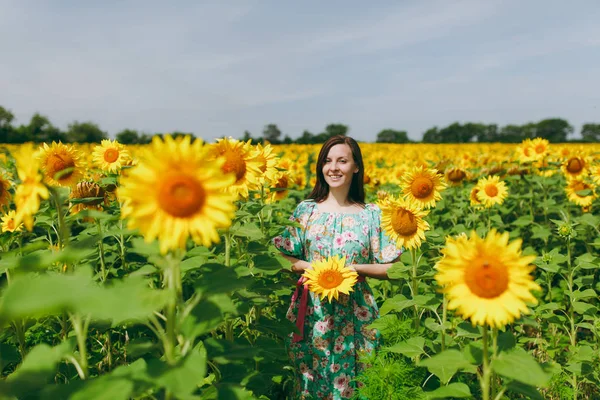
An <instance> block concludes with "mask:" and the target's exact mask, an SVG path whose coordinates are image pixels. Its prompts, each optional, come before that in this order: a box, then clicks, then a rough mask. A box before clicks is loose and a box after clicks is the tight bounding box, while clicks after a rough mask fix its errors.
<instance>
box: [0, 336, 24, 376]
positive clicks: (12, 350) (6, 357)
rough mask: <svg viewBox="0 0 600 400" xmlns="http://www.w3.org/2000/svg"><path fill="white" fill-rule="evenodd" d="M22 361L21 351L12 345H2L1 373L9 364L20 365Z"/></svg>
mask: <svg viewBox="0 0 600 400" xmlns="http://www.w3.org/2000/svg"><path fill="white" fill-rule="evenodd" d="M19 361H21V356H20V355H19V350H17V348H16V347H15V346H13V345H11V344H8V343H0V372H2V371H3V370H4V367H6V366H7V365H8V364H11V363H15V364H16V363H18V362H19Z"/></svg>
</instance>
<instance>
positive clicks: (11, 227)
mask: <svg viewBox="0 0 600 400" xmlns="http://www.w3.org/2000/svg"><path fill="white" fill-rule="evenodd" d="M6 228H8V230H11V231H13V230H14V229H15V220H14V219H9V220H8V221H7V222H6Z"/></svg>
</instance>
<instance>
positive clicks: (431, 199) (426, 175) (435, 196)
mask: <svg viewBox="0 0 600 400" xmlns="http://www.w3.org/2000/svg"><path fill="white" fill-rule="evenodd" d="M402 186H403V187H404V189H403V193H404V196H405V197H406V198H408V199H410V200H412V201H414V202H416V203H417V204H419V205H420V206H421V207H422V208H431V207H435V202H436V201H438V200H441V199H442V195H441V194H440V191H441V190H444V189H445V188H446V184H445V183H444V182H442V179H441V178H440V175H438V174H437V172H436V171H435V170H434V169H427V168H425V167H423V166H419V167H414V168H412V169H411V170H410V171H408V172H407V173H406V174H405V175H404V176H403V177H402Z"/></svg>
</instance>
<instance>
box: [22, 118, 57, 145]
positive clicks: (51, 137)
mask: <svg viewBox="0 0 600 400" xmlns="http://www.w3.org/2000/svg"><path fill="white" fill-rule="evenodd" d="M14 133H15V135H14V137H13V140H12V143H25V142H30V141H31V142H36V143H41V142H52V141H55V142H58V141H64V140H65V135H64V133H63V132H61V131H60V129H58V128H57V127H55V126H53V125H52V124H51V123H50V120H49V119H48V117H46V116H43V115H41V114H39V113H35V114H33V116H32V117H31V120H30V121H29V125H21V126H20V127H19V128H17V129H16V130H15V132H14Z"/></svg>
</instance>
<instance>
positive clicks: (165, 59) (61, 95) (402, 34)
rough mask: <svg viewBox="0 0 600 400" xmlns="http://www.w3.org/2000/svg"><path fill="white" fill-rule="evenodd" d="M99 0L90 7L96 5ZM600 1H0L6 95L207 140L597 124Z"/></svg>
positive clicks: (19, 104) (100, 120)
mask: <svg viewBox="0 0 600 400" xmlns="http://www.w3.org/2000/svg"><path fill="white" fill-rule="evenodd" d="M94 4H95V5H94ZM599 21H600V1H598V0H578V1H573V2H567V1H563V0H539V1H534V0H529V1H522V0H515V1H509V0H479V1H459V0H457V1H451V0H443V1H442V0H440V1H428V0H422V1H416V0H415V1H384V0H377V1H373V2H365V1H353V0H343V1H342V0H339V1H281V0H278V1H251V0H247V1H226V0H222V1H212V2H206V1H183V0H182V1H173V2H167V1H147V0H144V1H116V0H104V1H76V0H73V1H67V0H64V1H58V0H56V1H52V0H47V1H44V0H38V1H26V0H14V1H12V0H0V48H1V51H2V55H1V56H0V105H1V106H3V107H5V108H8V109H10V110H11V111H12V112H13V113H14V114H15V116H16V117H17V121H16V123H17V124H21V123H27V122H28V121H29V118H30V117H31V116H32V114H33V113H34V112H40V113H42V114H43V115H46V116H48V117H49V118H50V120H51V122H52V123H53V124H54V125H56V126H58V127H60V128H62V129H66V127H67V125H68V124H69V123H70V122H72V121H74V120H78V121H93V122H95V123H97V124H98V125H99V126H100V127H101V128H102V129H103V130H105V131H107V132H108V133H109V134H110V136H111V137H114V135H115V134H116V133H117V132H118V131H120V130H122V129H124V128H130V129H137V130H140V131H144V132H149V133H154V132H169V131H174V130H179V131H186V132H194V133H195V134H196V135H197V136H199V137H203V138H204V139H205V140H209V141H210V140H212V139H213V138H215V137H221V136H224V135H227V136H233V137H236V138H240V137H242V135H243V132H244V130H249V131H250V132H251V133H252V134H253V136H255V137H256V136H260V135H261V132H262V129H263V127H264V125H266V124H268V123H275V124H277V125H278V126H279V127H280V129H281V130H282V131H283V133H284V134H288V135H290V136H291V137H292V138H295V137H298V136H299V135H300V134H301V133H302V131H303V130H305V129H307V130H309V131H311V132H313V133H319V132H322V131H323V129H324V127H325V126H326V125H327V124H329V123H343V124H346V125H349V126H350V132H349V134H350V135H351V136H353V137H355V138H356V139H359V140H365V141H374V140H375V137H376V135H377V133H378V132H379V131H380V130H382V129H385V128H392V129H398V130H406V131H407V132H408V134H409V137H411V138H412V139H420V138H421V136H422V134H423V132H424V131H425V130H427V129H428V128H430V127H432V126H435V125H437V126H439V127H442V126H446V125H448V124H450V123H452V122H455V121H459V122H483V123H498V124H500V125H506V124H509V123H514V124H523V123H526V122H530V121H538V120H541V119H544V118H548V117H562V118H565V119H567V120H568V121H569V122H570V123H571V124H572V125H574V126H575V129H576V132H579V130H580V128H581V125H582V124H583V123H585V122H600V73H599V72H598V71H599V70H600V22H599Z"/></svg>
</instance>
